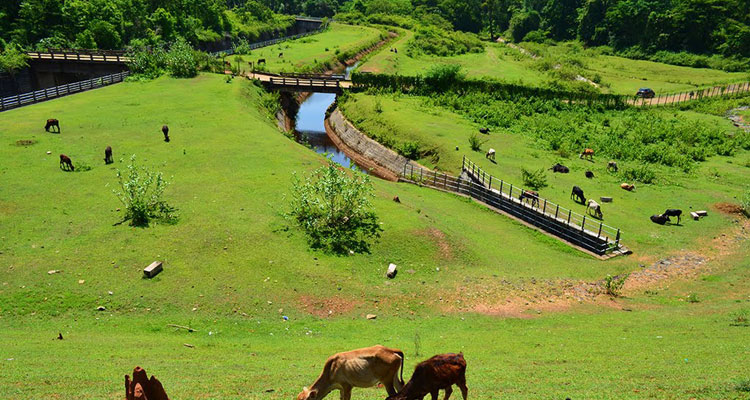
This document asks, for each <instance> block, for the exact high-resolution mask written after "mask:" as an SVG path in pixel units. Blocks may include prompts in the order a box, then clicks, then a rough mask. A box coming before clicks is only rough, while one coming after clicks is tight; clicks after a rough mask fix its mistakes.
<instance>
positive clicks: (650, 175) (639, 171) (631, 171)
mask: <svg viewBox="0 0 750 400" xmlns="http://www.w3.org/2000/svg"><path fill="white" fill-rule="evenodd" d="M622 177H623V179H624V180H625V181H636V182H640V183H646V184H649V183H654V181H655V180H656V172H654V170H653V168H652V167H649V166H648V165H641V166H639V167H635V168H623V169H622Z"/></svg>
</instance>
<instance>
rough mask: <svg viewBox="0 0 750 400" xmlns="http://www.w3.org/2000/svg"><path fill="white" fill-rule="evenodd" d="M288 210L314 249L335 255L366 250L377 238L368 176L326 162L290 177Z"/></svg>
mask: <svg viewBox="0 0 750 400" xmlns="http://www.w3.org/2000/svg"><path fill="white" fill-rule="evenodd" d="M292 188H293V189H292V190H293V192H292V199H291V204H290V206H291V211H289V213H288V214H287V218H290V219H293V220H294V221H296V223H297V224H298V225H299V226H300V227H301V228H302V229H304V231H305V233H306V234H307V237H308V241H309V243H310V245H311V247H313V248H318V249H322V250H324V251H329V252H332V253H335V254H346V253H347V252H349V251H353V252H367V251H369V247H370V242H371V241H372V240H374V239H376V238H378V237H380V232H381V231H382V229H381V228H380V224H379V223H378V217H377V215H376V214H375V211H374V210H373V206H372V204H371V203H370V199H371V198H372V197H374V194H373V191H374V189H373V185H372V182H371V180H370V176H369V175H365V174H361V173H359V172H356V169H353V172H352V173H348V171H346V170H345V169H343V168H341V167H340V166H338V165H336V164H335V163H334V162H333V161H329V163H328V165H327V166H325V167H321V168H318V169H317V170H315V171H313V172H312V173H311V174H310V175H308V176H306V177H304V178H299V177H298V176H297V175H296V174H295V175H294V176H293V178H292Z"/></svg>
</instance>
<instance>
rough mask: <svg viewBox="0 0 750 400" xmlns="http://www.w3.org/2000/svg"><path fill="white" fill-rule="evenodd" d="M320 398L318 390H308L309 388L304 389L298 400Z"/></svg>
mask: <svg viewBox="0 0 750 400" xmlns="http://www.w3.org/2000/svg"><path fill="white" fill-rule="evenodd" d="M317 398H318V390H317V389H312V390H310V389H308V388H307V387H303V388H302V391H301V392H300V393H299V394H298V395H297V400H315V399H317Z"/></svg>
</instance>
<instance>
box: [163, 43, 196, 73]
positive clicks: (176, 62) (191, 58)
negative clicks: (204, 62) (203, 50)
mask: <svg viewBox="0 0 750 400" xmlns="http://www.w3.org/2000/svg"><path fill="white" fill-rule="evenodd" d="M167 70H168V71H169V74H170V75H172V76H173V77H175V78H192V77H194V76H196V75H198V62H197V61H196V57H195V54H194V51H193V48H192V47H190V44H189V43H188V42H187V41H185V39H182V38H180V39H177V41H176V42H175V43H174V44H172V47H171V48H170V49H169V52H168V53H167Z"/></svg>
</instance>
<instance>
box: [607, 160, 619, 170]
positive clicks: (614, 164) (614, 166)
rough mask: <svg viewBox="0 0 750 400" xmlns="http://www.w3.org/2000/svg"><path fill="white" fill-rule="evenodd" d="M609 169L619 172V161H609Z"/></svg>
mask: <svg viewBox="0 0 750 400" xmlns="http://www.w3.org/2000/svg"><path fill="white" fill-rule="evenodd" d="M607 171H612V172H617V162H616V161H610V162H608V163H607Z"/></svg>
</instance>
